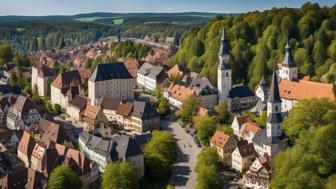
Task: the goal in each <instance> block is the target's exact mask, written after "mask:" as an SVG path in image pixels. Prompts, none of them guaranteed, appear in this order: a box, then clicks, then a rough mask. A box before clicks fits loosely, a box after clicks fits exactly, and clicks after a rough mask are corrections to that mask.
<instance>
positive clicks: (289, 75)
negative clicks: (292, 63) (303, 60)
mask: <svg viewBox="0 0 336 189" xmlns="http://www.w3.org/2000/svg"><path fill="white" fill-rule="evenodd" d="M297 75H298V71H297V67H293V68H289V67H286V66H282V67H281V69H280V70H279V77H280V79H281V80H293V79H296V78H297Z"/></svg>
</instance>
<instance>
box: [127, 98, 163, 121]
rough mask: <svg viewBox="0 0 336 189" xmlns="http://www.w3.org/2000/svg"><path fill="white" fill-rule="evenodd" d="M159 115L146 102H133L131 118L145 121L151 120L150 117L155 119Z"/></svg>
mask: <svg viewBox="0 0 336 189" xmlns="http://www.w3.org/2000/svg"><path fill="white" fill-rule="evenodd" d="M158 115H159V114H158V112H157V111H156V109H155V108H154V106H152V105H151V104H149V103H148V102H142V101H134V108H133V113H132V116H135V117H138V118H141V119H146V118H152V117H157V116H158Z"/></svg>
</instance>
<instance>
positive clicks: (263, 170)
mask: <svg viewBox="0 0 336 189" xmlns="http://www.w3.org/2000/svg"><path fill="white" fill-rule="evenodd" d="M271 176H272V167H271V159H270V157H269V156H268V155H267V154H264V155H262V156H261V157H259V158H256V159H255V160H254V162H253V163H252V165H251V166H250V168H249V170H248V171H247V172H246V173H245V174H244V175H243V184H244V185H246V186H248V187H253V188H260V189H267V188H268V183H269V182H270V180H271Z"/></svg>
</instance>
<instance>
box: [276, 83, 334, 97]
mask: <svg viewBox="0 0 336 189" xmlns="http://www.w3.org/2000/svg"><path fill="white" fill-rule="evenodd" d="M279 92H280V97H281V98H284V99H289V100H298V101H300V100H304V99H312V98H327V99H328V100H330V101H332V102H334V101H335V94H334V92H333V85H332V84H326V83H319V82H313V81H305V80H299V81H289V80H282V81H281V82H280V84H279Z"/></svg>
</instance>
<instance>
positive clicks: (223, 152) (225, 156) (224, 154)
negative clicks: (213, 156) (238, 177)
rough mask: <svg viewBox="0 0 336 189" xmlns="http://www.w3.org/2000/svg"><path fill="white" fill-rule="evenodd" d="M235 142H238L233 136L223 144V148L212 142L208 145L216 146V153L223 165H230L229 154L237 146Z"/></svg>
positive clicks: (230, 158)
mask: <svg viewBox="0 0 336 189" xmlns="http://www.w3.org/2000/svg"><path fill="white" fill-rule="evenodd" d="M237 144H238V141H237V140H236V139H234V138H233V137H230V139H229V141H228V142H227V143H226V144H225V146H224V148H223V149H222V148H220V147H218V146H216V145H214V144H210V146H216V149H217V153H218V155H219V158H220V160H221V162H222V163H223V164H224V165H227V166H231V163H232V157H231V154H232V152H233V151H234V150H235V148H236V147H237Z"/></svg>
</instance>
